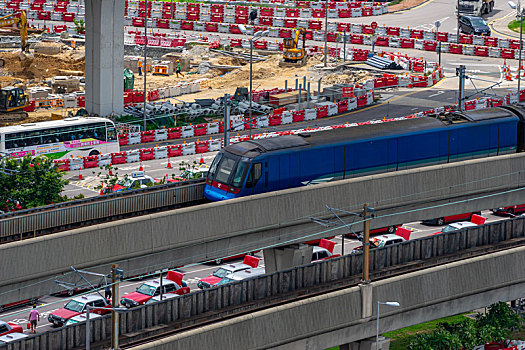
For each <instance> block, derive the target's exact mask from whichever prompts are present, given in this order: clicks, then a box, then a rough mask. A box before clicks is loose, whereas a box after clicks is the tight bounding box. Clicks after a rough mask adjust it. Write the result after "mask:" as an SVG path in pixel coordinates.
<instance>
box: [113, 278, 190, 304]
mask: <svg viewBox="0 0 525 350" xmlns="http://www.w3.org/2000/svg"><path fill="white" fill-rule="evenodd" d="M183 276H184V275H183V274H182V273H180V272H177V271H168V275H167V276H166V278H163V279H162V294H177V295H183V294H188V293H189V292H190V287H188V284H187V283H186V282H184V281H183V280H182V277H183ZM160 282H161V281H160V280H159V279H155V280H153V281H148V282H144V283H142V285H141V286H140V287H138V288H137V290H136V291H135V292H132V293H128V294H125V295H124V296H122V299H120V303H121V304H122V305H124V306H125V307H128V308H130V307H135V306H139V305H143V304H145V303H146V302H148V301H149V300H150V299H151V298H153V297H154V296H158V295H160V291H161V288H160V287H161V286H160Z"/></svg>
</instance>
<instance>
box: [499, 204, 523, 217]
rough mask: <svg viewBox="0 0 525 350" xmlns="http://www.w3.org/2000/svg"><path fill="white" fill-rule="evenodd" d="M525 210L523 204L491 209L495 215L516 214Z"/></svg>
mask: <svg viewBox="0 0 525 350" xmlns="http://www.w3.org/2000/svg"><path fill="white" fill-rule="evenodd" d="M524 212H525V204H518V205H511V206H508V207H502V208H495V209H492V213H494V214H495V215H511V216H512V215H516V214H520V213H524Z"/></svg>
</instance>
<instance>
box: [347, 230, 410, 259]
mask: <svg viewBox="0 0 525 350" xmlns="http://www.w3.org/2000/svg"><path fill="white" fill-rule="evenodd" d="M411 233H412V231H410V230H409V229H406V228H404V227H398V228H397V230H396V233H395V234H387V235H381V236H375V237H373V238H372V239H371V240H370V249H374V248H382V247H386V246H389V245H394V244H397V243H402V242H406V241H408V240H409V239H410V234H411ZM362 251H363V246H359V247H355V248H354V249H353V250H352V254H353V253H358V252H362Z"/></svg>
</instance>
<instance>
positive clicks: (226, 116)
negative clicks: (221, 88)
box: [224, 94, 230, 147]
mask: <svg viewBox="0 0 525 350" xmlns="http://www.w3.org/2000/svg"><path fill="white" fill-rule="evenodd" d="M229 145H230V95H228V94H225V95H224V147H226V146H229Z"/></svg>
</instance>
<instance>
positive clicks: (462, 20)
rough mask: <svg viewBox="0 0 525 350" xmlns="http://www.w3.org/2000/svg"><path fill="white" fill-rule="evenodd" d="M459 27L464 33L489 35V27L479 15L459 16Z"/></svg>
mask: <svg viewBox="0 0 525 350" xmlns="http://www.w3.org/2000/svg"><path fill="white" fill-rule="evenodd" d="M459 29H460V30H461V32H462V33H465V34H473V35H485V36H490V28H489V26H488V25H487V22H485V20H484V19H483V18H481V17H476V16H459Z"/></svg>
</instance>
